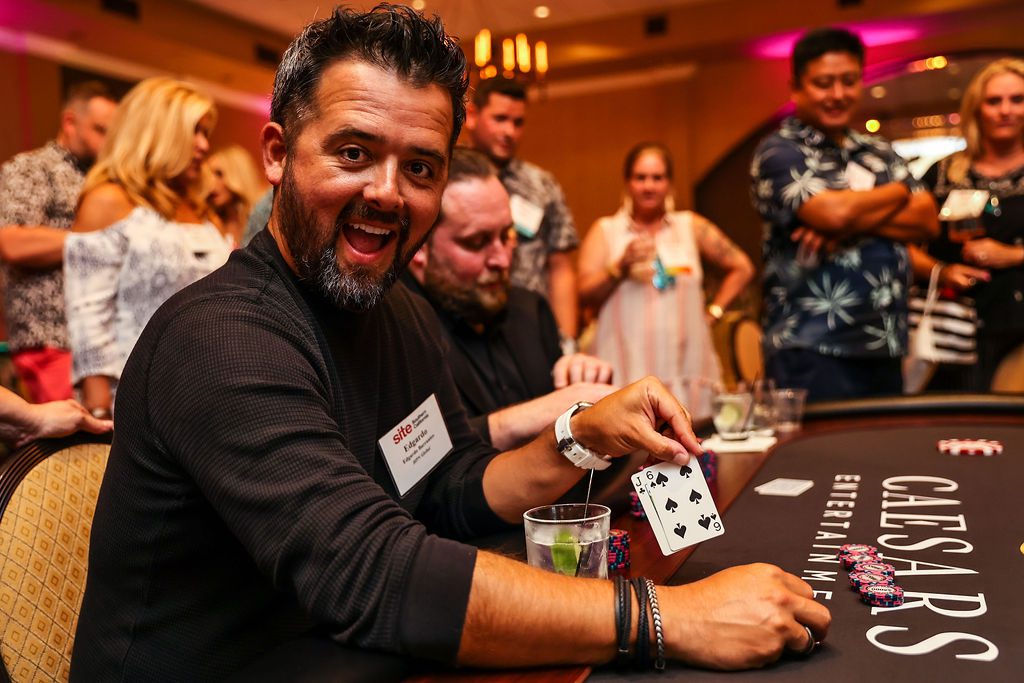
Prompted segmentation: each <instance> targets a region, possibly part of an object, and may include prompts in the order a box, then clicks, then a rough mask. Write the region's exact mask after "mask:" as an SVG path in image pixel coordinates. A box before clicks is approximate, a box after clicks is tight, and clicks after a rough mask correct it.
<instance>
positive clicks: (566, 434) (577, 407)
mask: <svg viewBox="0 0 1024 683" xmlns="http://www.w3.org/2000/svg"><path fill="white" fill-rule="evenodd" d="M592 405H594V404H593V403H587V402H586V401H580V402H579V403H574V404H573V405H572V407H571V408H569V410H567V411H565V412H564V413H562V414H561V415H559V416H558V419H557V420H555V441H557V442H558V450H559V451H560V452H561V453H562V455H564V456H565V457H566V458H568V459H569V462H571V463H572V464H573V465H575V466H576V467H579V468H580V469H584V470H603V469H607V468H608V466H609V465H611V464H612V462H611V459H610V458H607V457H605V456H602V455H598V454H597V453H595V452H594V451H592V450H590V449H589V448H587V447H585V446H581V445H580V444H579V442H577V441H576V439H575V438H573V435H572V430H571V429H569V418H571V417H572V416H573V415H575V414H576V413H578V412H580V411H581V410H586V409H587V408H589V407H591V406H592Z"/></svg>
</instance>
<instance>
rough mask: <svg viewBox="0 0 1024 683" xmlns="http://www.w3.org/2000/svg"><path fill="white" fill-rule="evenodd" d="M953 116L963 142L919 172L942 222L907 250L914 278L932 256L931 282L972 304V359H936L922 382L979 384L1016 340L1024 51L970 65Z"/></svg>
mask: <svg viewBox="0 0 1024 683" xmlns="http://www.w3.org/2000/svg"><path fill="white" fill-rule="evenodd" d="M960 126H961V129H962V131H963V136H964V138H965V140H966V142H967V148H966V149H965V150H963V151H962V152H957V153H956V154H953V155H952V156H949V157H947V158H945V159H943V160H941V161H939V162H938V163H937V164H935V165H934V166H932V167H931V168H930V169H929V170H928V172H927V173H926V174H925V176H924V182H925V184H926V185H927V186H928V187H929V188H930V189H931V191H932V193H933V194H934V195H935V198H936V200H937V202H938V204H939V206H941V207H942V209H941V210H940V212H939V218H940V223H941V229H942V232H941V234H940V236H939V238H938V239H937V240H935V241H934V242H932V243H931V244H929V245H928V247H927V250H925V249H921V248H911V253H910V255H911V262H912V263H913V266H914V274H915V276H916V277H917V279H918V280H919V281H923V282H928V278H929V274H930V272H931V270H932V268H933V266H935V265H936V264H940V265H941V266H942V268H941V270H940V273H939V284H940V285H941V286H942V287H943V288H946V289H947V290H951V291H952V292H954V293H956V294H964V295H966V296H969V297H971V298H973V299H974V302H975V305H976V306H977V310H978V331H977V351H978V362H977V363H976V364H972V365H942V366H940V367H939V369H938V370H937V372H936V375H935V377H934V378H933V379H932V381H931V383H930V384H929V389H942V390H958V391H988V390H989V388H990V386H991V384H992V376H993V374H994V373H995V370H996V368H997V367H998V365H999V362H1000V361H1001V360H1002V359H1003V358H1004V357H1005V356H1006V354H1007V353H1009V352H1010V351H1011V350H1013V349H1014V348H1016V347H1018V346H1020V345H1021V344H1024V297H1022V296H1021V292H1024V60H1020V59H1012V58H1006V59H999V60H996V61H994V62H992V63H990V64H988V65H987V66H985V67H984V68H983V69H982V70H981V71H979V72H978V73H977V75H975V77H974V78H973V79H972V80H971V83H970V85H968V86H967V90H966V91H965V92H964V97H963V101H962V102H961V105H960ZM954 219H955V220H954Z"/></svg>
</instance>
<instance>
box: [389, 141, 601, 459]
mask: <svg viewBox="0 0 1024 683" xmlns="http://www.w3.org/2000/svg"><path fill="white" fill-rule="evenodd" d="M514 246H515V232H514V228H513V226H512V214H511V211H510V210H509V196H508V192H507V191H506V190H505V188H504V187H503V186H502V184H501V181H500V180H498V176H497V169H496V168H495V167H494V165H493V164H492V163H491V162H490V161H489V160H488V159H487V157H486V156H484V155H483V154H482V153H480V152H477V151H475V150H471V149H467V148H465V147H458V148H456V149H455V152H454V153H453V154H452V161H451V165H450V167H449V170H448V184H447V186H446V187H445V191H444V196H443V197H442V199H441V217H440V219H439V220H438V223H437V225H436V226H435V227H434V230H433V232H431V234H430V237H429V238H428V239H427V242H426V244H424V245H423V247H422V248H421V249H420V250H419V251H418V252H417V253H416V255H415V256H413V258H412V261H411V262H410V263H409V270H408V273H407V276H406V277H404V278H403V280H404V281H405V282H406V283H407V284H408V285H409V286H410V288H412V289H413V291H415V292H417V293H419V294H423V295H425V296H426V298H427V300H428V301H429V302H430V303H431V304H432V305H433V307H434V310H435V311H436V312H437V314H438V317H439V318H440V319H441V324H442V326H443V328H444V331H445V338H446V339H447V340H448V341H449V342H450V344H451V350H450V353H449V357H448V358H449V366H450V367H451V370H452V375H453V376H454V378H455V384H456V385H458V387H459V394H460V395H461V396H462V402H463V403H464V404H465V406H466V411H467V412H468V413H469V415H470V424H472V425H473V428H474V429H476V431H477V432H478V433H479V434H480V435H481V436H482V437H483V438H484V440H486V441H488V442H490V443H491V444H493V445H494V447H495V448H499V449H506V448H514V447H516V446H520V445H522V444H523V443H525V442H526V441H529V440H530V439H533V438H534V437H535V436H537V434H539V433H540V431H541V430H542V429H544V428H546V427H548V426H549V425H551V423H552V422H554V421H555V418H557V417H558V416H559V414H561V413H562V412H563V411H564V410H565V409H566V408H567V407H568V406H570V405H572V404H573V403H576V402H577V401H589V402H591V403H594V402H596V401H598V400H600V399H602V398H604V397H605V396H607V395H608V394H610V393H612V391H614V390H615V387H613V386H612V385H611V384H610V382H611V380H612V379H613V378H612V368H611V365H610V364H609V363H606V362H604V361H602V360H600V359H598V358H595V357H593V356H588V355H586V354H582V353H574V354H571V355H569V356H563V355H562V350H561V346H560V342H559V335H558V326H557V323H556V322H555V318H554V315H553V314H552V312H551V307H550V305H549V304H548V303H547V301H546V300H545V299H544V297H542V296H540V295H539V294H536V293H534V292H531V291H530V290H527V289H525V288H522V287H517V286H515V285H512V284H511V283H510V282H509V269H510V267H511V263H512V251H513V249H514Z"/></svg>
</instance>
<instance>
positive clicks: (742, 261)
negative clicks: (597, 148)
mask: <svg viewBox="0 0 1024 683" xmlns="http://www.w3.org/2000/svg"><path fill="white" fill-rule="evenodd" d="M623 175H624V177H625V180H626V198H625V201H624V203H623V206H622V207H621V208H620V209H619V211H618V212H617V213H616V214H615V215H613V216H606V217H604V218H600V219H598V221H597V222H596V223H595V224H594V225H593V227H591V229H590V230H589V231H588V232H587V234H586V237H585V238H584V239H583V244H582V246H581V248H580V256H579V264H578V265H579V279H578V286H579V294H580V302H581V303H582V304H584V305H587V306H590V307H592V308H593V309H595V310H598V311H599V313H598V317H597V332H596V334H595V337H594V349H593V351H594V354H595V355H597V356H599V357H600V358H603V359H604V360H606V361H608V362H610V363H611V364H612V366H613V368H614V377H615V379H616V381H617V382H619V383H621V384H626V383H629V382H633V381H635V380H638V379H640V378H642V377H644V376H646V375H654V376H655V377H657V378H659V379H660V380H661V381H662V382H664V383H665V385H666V386H667V387H668V388H669V389H670V390H671V391H672V392H673V393H674V394H675V395H676V396H677V397H678V398H679V399H680V400H681V401H682V402H683V404H684V405H685V406H687V408H688V409H689V410H690V412H691V413H692V414H693V416H694V417H695V418H703V417H708V416H710V415H711V395H712V393H713V390H714V385H715V383H716V382H718V381H719V380H720V377H721V368H720V366H719V363H718V357H717V356H716V355H715V350H714V347H713V345H712V342H711V332H710V325H712V324H714V323H715V322H717V321H718V320H719V319H721V317H722V314H723V312H724V310H725V308H726V307H727V306H728V305H729V303H730V302H731V301H732V300H733V299H734V298H735V297H736V295H737V294H739V293H740V292H741V291H742V290H743V288H744V287H746V285H747V283H748V282H750V279H751V278H752V277H753V275H754V267H753V265H752V264H751V262H750V259H749V258H748V257H747V255H746V254H745V253H743V251H742V250H741V249H740V248H739V247H737V246H736V245H735V244H734V243H733V242H732V241H731V240H730V239H729V238H728V237H726V236H725V235H724V234H723V233H722V231H721V230H719V229H718V228H717V227H716V226H715V225H713V224H712V223H711V222H710V221H708V220H707V219H706V218H704V217H703V216H701V215H699V214H696V213H694V212H692V211H673V203H672V192H671V186H672V157H671V155H670V154H669V152H668V150H667V149H666V148H665V147H664V146H663V145H660V144H656V143H642V144H640V145H637V146H636V147H634V148H633V149H632V150H631V151H630V152H629V154H628V155H627V156H626V163H625V167H624V169H623ZM702 258H703V259H704V260H705V261H707V262H709V263H711V264H712V265H714V266H716V267H718V268H720V269H722V270H723V271H724V273H725V277H724V279H723V280H722V284H721V287H720V288H719V290H718V291H717V292H716V293H715V295H714V297H712V299H711V301H710V302H709V303H708V304H707V305H705V295H704V289H703V270H702V268H701V259H702Z"/></svg>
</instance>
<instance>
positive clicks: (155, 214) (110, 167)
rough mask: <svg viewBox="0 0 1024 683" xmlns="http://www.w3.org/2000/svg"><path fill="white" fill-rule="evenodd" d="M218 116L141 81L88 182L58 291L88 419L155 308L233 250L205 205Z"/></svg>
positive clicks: (99, 409)
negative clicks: (211, 136)
mask: <svg viewBox="0 0 1024 683" xmlns="http://www.w3.org/2000/svg"><path fill="white" fill-rule="evenodd" d="M215 117H216V112H215V110H214V106H213V102H212V101H211V100H210V99H209V98H208V97H206V96H205V95H203V94H201V93H199V92H198V91H196V90H195V88H193V87H192V86H191V85H189V84H187V83H183V82H180V81H175V80H172V79H168V78H150V79H147V80H145V81H142V82H141V83H139V84H138V85H136V86H135V87H134V88H133V89H132V90H131V92H129V93H128V95H127V96H126V97H125V98H124V100H122V102H121V104H120V106H119V107H118V111H117V115H116V117H115V119H114V123H113V125H112V126H111V128H110V132H109V134H108V136H107V141H106V144H105V145H104V147H103V150H102V151H101V152H100V156H99V159H98V160H97V162H96V165H95V166H93V168H92V170H91V171H90V172H89V174H88V175H87V176H86V179H85V184H84V186H83V188H82V194H81V196H80V197H79V203H78V210H77V213H76V216H75V222H74V225H73V226H72V234H70V235H69V236H68V238H67V241H66V242H65V245H64V276H65V282H64V294H65V300H66V303H67V317H68V332H69V335H70V339H71V353H72V364H73V373H72V374H73V380H74V382H75V383H76V385H78V386H80V387H81V390H82V403H83V404H84V405H85V407H86V408H88V409H89V410H90V412H92V413H93V414H94V415H108V414H109V413H110V411H111V409H112V407H113V396H114V391H115V389H116V386H117V380H118V378H119V377H120V375H121V370H122V369H123V368H124V363H125V361H126V360H127V358H128V354H129V353H130V352H131V350H132V347H133V346H134V345H135V342H136V340H137V339H138V337H139V335H140V334H141V333H142V330H143V328H144V327H145V326H146V323H147V322H148V321H149V318H150V316H152V314H153V313H154V312H155V311H156V309H157V308H158V307H159V306H160V304H162V303H163V302H164V301H166V300H167V299H168V298H169V297H170V296H171V295H172V294H174V293H175V292H177V291H178V290H179V289H181V288H182V287H185V286H186V285H188V284H190V283H192V282H194V281H196V280H198V279H199V278H201V277H203V276H204V275H207V274H208V273H210V272H211V271H213V270H214V269H216V268H217V267H219V266H220V265H222V264H223V263H224V261H225V260H227V257H228V254H229V253H230V250H231V242H230V240H229V239H228V238H225V237H224V236H223V235H222V234H221V232H220V230H219V229H218V228H217V227H216V226H215V225H214V224H213V223H212V222H211V219H213V218H214V217H213V215H212V213H211V211H210V209H209V208H208V206H207V204H206V202H205V199H204V198H205V196H206V193H205V189H206V187H207V186H208V185H207V183H206V182H204V174H205V173H206V172H207V171H206V169H205V167H204V162H205V161H206V156H207V154H208V152H209V149H210V143H209V140H208V137H209V134H210V130H211V128H212V127H213V124H214V121H215Z"/></svg>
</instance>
